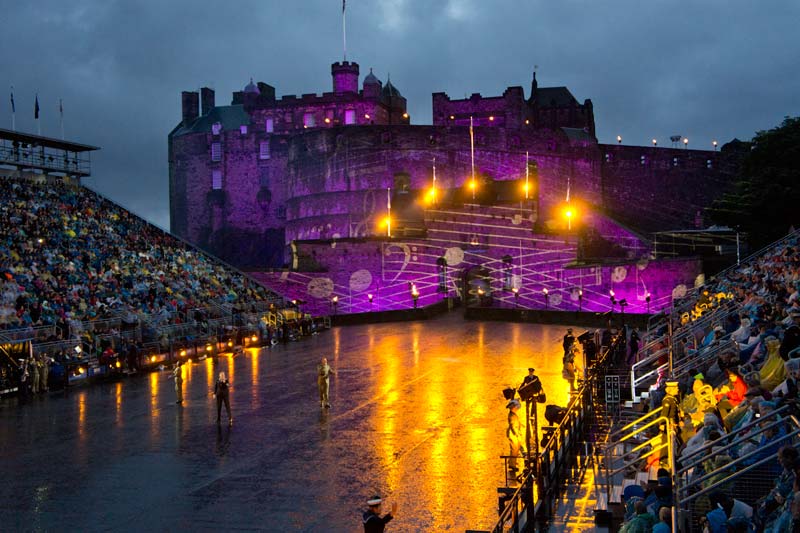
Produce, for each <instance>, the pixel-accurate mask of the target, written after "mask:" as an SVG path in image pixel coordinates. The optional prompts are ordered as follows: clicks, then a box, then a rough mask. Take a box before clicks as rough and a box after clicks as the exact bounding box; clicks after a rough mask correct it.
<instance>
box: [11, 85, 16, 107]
mask: <svg viewBox="0 0 800 533" xmlns="http://www.w3.org/2000/svg"><path fill="white" fill-rule="evenodd" d="M11 112H12V113H16V112H17V106H15V105H14V88H13V87H12V88H11Z"/></svg>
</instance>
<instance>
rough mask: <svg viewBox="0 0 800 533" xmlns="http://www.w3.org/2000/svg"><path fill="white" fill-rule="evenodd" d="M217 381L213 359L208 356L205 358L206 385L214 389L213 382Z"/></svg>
mask: <svg viewBox="0 0 800 533" xmlns="http://www.w3.org/2000/svg"><path fill="white" fill-rule="evenodd" d="M216 381H217V376H215V375H214V360H213V359H211V358H210V357H209V358H208V359H206V385H207V386H208V389H209V390H213V389H214V383H216Z"/></svg>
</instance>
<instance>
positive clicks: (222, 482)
mask: <svg viewBox="0 0 800 533" xmlns="http://www.w3.org/2000/svg"><path fill="white" fill-rule="evenodd" d="M564 329H565V328H564V327H562V326H542V325H536V324H528V323H503V322H480V321H465V320H464V319H463V316H462V313H460V312H454V313H450V314H447V315H444V316H441V317H438V318H433V319H430V320H427V321H420V322H405V323H400V324H391V323H387V324H372V325H359V326H349V327H335V328H333V329H332V330H330V331H328V332H324V333H322V334H320V335H317V336H314V337H311V338H308V339H305V340H301V341H299V342H293V343H289V344H287V345H278V346H274V347H272V348H266V349H262V350H260V351H256V350H252V351H245V352H244V353H243V354H241V355H238V356H236V357H227V356H223V357H221V358H219V359H218V360H211V359H207V360H205V361H201V362H198V363H194V364H192V365H190V366H187V367H185V369H184V396H185V399H186V400H185V402H184V404H183V405H182V406H178V405H176V404H175V393H174V389H173V381H172V380H171V379H168V376H169V373H168V372H167V371H164V372H156V373H152V374H145V375H137V376H131V377H128V378H126V379H124V380H122V381H120V382H116V383H105V384H96V385H93V386H89V387H85V388H81V389H73V390H70V391H69V392H67V393H62V392H58V393H53V394H51V395H44V396H40V397H37V398H34V399H33V400H32V401H29V402H28V403H26V404H23V405H18V401H17V400H16V399H5V400H3V401H2V403H0V445H1V446H2V450H3V452H2V457H0V469H1V470H2V472H4V474H5V475H4V476H3V483H2V485H0V487H2V488H0V495H2V501H3V502H4V503H3V506H2V509H0V523H2V524H3V529H4V530H9V531H11V530H15V531H16V530H60V531H89V530H149V531H177V530H193V531H198V530H248V531H250V530H264V531H360V530H361V529H360V528H361V511H362V509H363V507H364V502H365V500H366V499H367V498H368V497H371V496H372V495H374V494H376V493H377V494H381V495H382V496H384V497H385V498H386V499H387V500H388V501H389V502H393V501H396V502H398V504H399V507H400V509H399V513H398V517H397V519H396V521H395V522H394V523H393V524H392V530H393V531H440V530H448V531H454V532H459V531H465V530H467V529H476V530H481V529H489V528H490V527H491V526H492V525H493V524H494V521H495V520H496V517H497V509H496V507H497V492H496V488H497V487H498V486H499V485H501V484H502V482H503V479H504V476H503V468H502V462H501V461H500V459H499V456H500V455H501V454H505V453H507V452H508V445H507V441H506V437H505V429H506V414H507V411H506V409H505V401H504V400H503V396H502V392H501V391H502V389H503V388H504V387H506V386H509V385H512V386H517V385H518V384H519V383H520V382H521V380H522V378H523V377H524V376H525V374H526V369H527V368H528V367H529V366H534V367H536V369H537V373H538V374H539V375H540V376H541V378H542V381H543V383H544V386H545V390H546V392H547V397H548V403H555V404H559V405H566V403H567V396H568V386H567V384H566V382H565V381H564V380H563V379H562V377H561V354H562V351H561V337H562V335H563V334H564ZM323 356H327V357H328V359H329V361H330V363H331V365H332V366H333V367H334V368H335V369H336V370H337V375H336V376H334V377H333V378H332V380H331V403H332V407H331V408H330V409H320V407H319V400H318V397H317V386H316V364H317V362H318V360H319V359H320V358H321V357H323ZM219 371H226V372H227V373H228V374H229V376H230V378H231V381H232V385H233V388H232V391H231V396H232V408H233V416H234V424H233V427H231V428H229V427H228V426H227V425H225V424H224V423H223V425H222V426H221V427H219V428H218V426H217V424H216V421H215V419H216V412H215V411H216V408H215V405H214V403H213V398H212V397H211V390H212V388H213V384H214V380H215V376H216V374H217V372H219ZM540 407H541V409H542V412H543V408H544V406H543V405H542V406H540ZM224 418H225V415H224V414H223V420H224Z"/></svg>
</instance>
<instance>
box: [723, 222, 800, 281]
mask: <svg viewBox="0 0 800 533" xmlns="http://www.w3.org/2000/svg"><path fill="white" fill-rule="evenodd" d="M795 236H800V228H798V229H796V230H794V231H792V232H791V233H787V234H786V235H784V236H783V237H781V238H780V239H778V240H777V241H774V242H771V243H770V244H768V245H766V246H764V247H763V248H761V249H759V250H757V251H755V252H753V253H752V254H750V255H748V256H747V257H745V258H744V259H741V260H740V261H739V262H738V263H734V264H732V265H731V266H729V267H727V268H725V269H723V270H721V271H719V272H717V273H716V274H714V277H713V278H711V279H717V278H719V277H722V276H726V275H727V274H728V272H730V271H731V270H733V269H735V268H736V267H738V266H741V265H742V263H749V262H750V261H752V260H754V259H756V258H757V257H758V256H761V255H765V254H766V253H767V251H768V250H770V249H771V248H777V247H778V246H780V245H782V244H784V243H785V242H786V241H788V240H790V239H792V238H793V237H795Z"/></svg>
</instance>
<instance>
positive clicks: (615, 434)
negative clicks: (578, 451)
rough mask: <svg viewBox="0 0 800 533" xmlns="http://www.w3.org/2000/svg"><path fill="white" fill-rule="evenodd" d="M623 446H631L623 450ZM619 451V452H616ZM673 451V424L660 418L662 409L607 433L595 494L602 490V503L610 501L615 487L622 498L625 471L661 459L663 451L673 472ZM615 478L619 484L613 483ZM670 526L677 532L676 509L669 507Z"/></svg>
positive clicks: (674, 451)
mask: <svg viewBox="0 0 800 533" xmlns="http://www.w3.org/2000/svg"><path fill="white" fill-rule="evenodd" d="M626 444H628V445H630V446H632V447H631V448H630V449H627V450H626V449H625V446H626ZM620 449H621V450H622V453H617V452H618V451H620ZM676 449H677V446H676V442H675V428H674V425H673V424H672V422H671V421H670V420H668V419H667V418H665V417H663V416H661V409H660V408H658V409H654V410H652V411H650V412H648V413H645V414H644V415H642V416H641V417H639V418H637V419H636V420H634V421H633V422H629V423H628V424H626V425H624V426H623V427H621V428H619V429H617V430H614V431H612V432H611V433H610V434H609V439H608V443H607V444H606V446H605V447H604V448H603V451H602V454H603V461H602V464H603V469H602V479H600V476H598V477H596V478H595V490H596V491H597V492H598V493H600V492H601V491H604V494H605V501H606V502H611V501H612V499H613V497H614V491H615V490H616V488H619V491H620V496H621V495H622V491H623V486H624V475H625V472H628V471H629V470H630V469H631V468H634V467H638V466H639V465H640V464H641V463H642V462H643V461H645V463H646V462H647V460H648V459H649V458H651V457H653V456H656V457H661V456H662V455H663V453H664V452H665V451H666V454H667V464H668V465H669V470H670V472H675V456H676ZM637 470H638V469H637ZM618 478H619V481H620V483H616V481H617V479H618ZM673 486H674V484H673ZM672 524H673V525H672V531H673V532H675V531H677V529H676V525H675V524H677V513H676V509H675V507H673V508H672Z"/></svg>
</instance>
